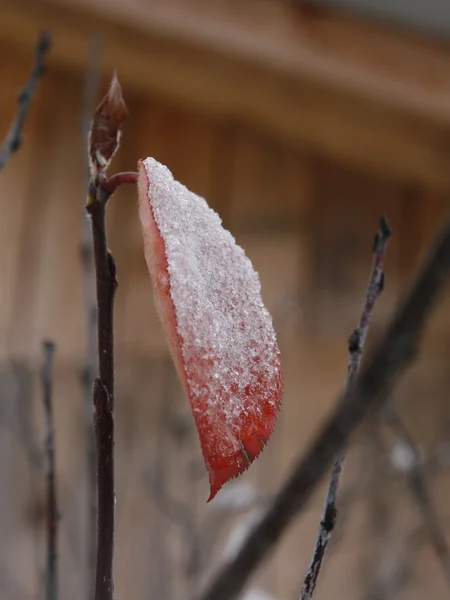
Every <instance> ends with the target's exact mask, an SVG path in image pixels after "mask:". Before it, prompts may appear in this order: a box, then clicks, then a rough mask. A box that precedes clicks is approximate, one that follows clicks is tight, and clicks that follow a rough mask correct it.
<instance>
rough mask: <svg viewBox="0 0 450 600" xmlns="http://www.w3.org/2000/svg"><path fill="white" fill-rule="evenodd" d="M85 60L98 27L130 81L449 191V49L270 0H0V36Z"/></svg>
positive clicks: (77, 62)
mask: <svg viewBox="0 0 450 600" xmlns="http://www.w3.org/2000/svg"><path fill="white" fill-rule="evenodd" d="M43 27H46V28H48V29H51V30H52V31H53V32H54V39H55V45H54V51H53V56H54V58H53V60H54V62H56V63H59V64H62V65H64V67H65V68H74V69H84V68H85V63H86V55H87V43H88V39H89V37H90V35H91V34H92V32H94V31H99V32H100V33H101V35H102V38H103V46H104V55H103V64H102V68H103V69H104V71H105V72H111V70H112V68H114V67H116V68H117V69H118V71H119V74H120V77H121V80H122V82H123V84H124V86H125V88H126V87H129V88H132V89H134V90H136V91H138V92H139V93H143V94H147V95H148V94H150V95H159V96H161V97H163V98H165V99H167V100H169V101H170V102H172V103H179V104H182V105H183V106H184V107H191V108H192V109H193V110H196V111H200V112H203V113H207V114H209V115H212V116H213V117H215V118H220V119H233V120H245V121H246V122H248V123H250V124H252V125H254V126H256V127H257V128H259V129H262V130H265V131H269V132H270V133H271V134H272V135H273V136H274V138H278V139H281V140H282V141H283V143H286V144H292V145H295V146H301V147H304V148H306V149H307V150H308V152H311V153H314V154H319V155H321V156H326V157H329V158H333V159H336V160H338V161H341V162H345V163H347V164H350V165H354V166H356V167H358V168H362V169H367V170H371V171H374V172H377V173H379V174H382V175H383V176H385V177H388V178H389V177H392V178H395V179H400V180H403V181H413V182H420V183H421V184H425V185H426V186H428V187H431V188H437V189H443V190H447V189H450V50H449V48H447V47H444V46H442V45H441V46H438V45H437V44H433V43H432V42H427V41H423V40H421V39H419V38H414V37H412V36H406V35H404V34H400V33H396V32H392V31H389V30H387V29H385V28H381V27H379V26H377V27H375V25H369V24H364V23H362V22H358V21H351V20H348V19H344V18H339V17H336V16H333V15H331V14H328V13H326V14H319V15H315V16H314V17H310V16H308V15H304V14H301V13H299V12H298V11H297V9H296V8H295V7H293V6H290V5H287V4H285V3H282V2H274V1H273V0H246V3H245V10H244V8H243V5H242V3H241V2H240V3H236V2H233V1H232V0H223V1H222V2H211V1H209V2H208V3H206V2H204V1H203V0H197V1H196V2H193V1H190V2H187V1H184V2H181V1H180V0H178V1H176V0H166V1H165V2H164V3H154V4H152V3H149V2H148V3H142V2H138V0H128V1H127V2H122V1H120V0H108V1H106V0H89V1H88V0H77V1H76V2H75V0H53V1H42V0H41V1H40V2H38V1H36V0H3V1H2V3H1V6H0V38H1V39H3V40H5V41H8V42H10V43H15V44H22V45H23V46H25V47H26V48H28V49H31V46H32V44H33V43H34V40H35V37H36V32H37V30H38V29H40V28H43Z"/></svg>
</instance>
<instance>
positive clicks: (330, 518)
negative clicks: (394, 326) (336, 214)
mask: <svg viewBox="0 0 450 600" xmlns="http://www.w3.org/2000/svg"><path fill="white" fill-rule="evenodd" d="M390 235H391V231H390V229H389V226H388V224H387V222H386V220H385V219H384V218H382V219H381V222H380V229H379V232H378V233H377V234H376V236H375V242H374V246H373V263H372V270H371V273H370V277H369V284H368V287H367V292H366V297H365V299H364V304H363V307H362V311H361V317H360V319H359V323H358V327H357V328H356V329H355V330H354V332H353V333H352V335H351V336H350V338H349V342H348V351H349V365H348V371H347V380H346V382H345V389H346V390H348V389H349V388H350V386H351V385H352V383H353V382H354V381H355V379H356V375H357V374H358V371H359V366H360V364H361V356H362V351H363V348H364V344H365V342H366V338H367V333H368V331H369V324H370V319H371V316H372V312H373V309H374V306H375V302H376V300H377V298H378V296H379V295H380V293H381V291H382V289H383V286H384V272H383V260H384V255H385V252H386V248H387V243H388V240H389V238H390ZM345 455H346V448H345V447H344V448H343V449H342V450H341V452H340V453H339V455H338V456H337V458H336V460H335V461H334V464H333V467H332V470H331V475H330V481H329V483H328V489H327V493H326V496H325V504H324V507H323V512H322V517H321V519H320V524H319V532H318V535H317V539H316V543H315V546H314V552H313V556H312V559H311V564H310V566H309V569H308V572H307V574H306V576H305V579H304V582H303V586H302V590H301V593H300V598H301V600H310V599H311V598H312V597H313V594H314V591H315V589H316V585H317V579H318V577H319V573H320V569H321V567H322V562H323V559H324V557H325V552H326V551H327V547H328V543H329V541H330V539H331V536H332V533H333V530H334V526H335V523H336V518H337V508H336V498H337V491H338V487H339V480H340V476H341V473H342V469H343V466H344V461H345Z"/></svg>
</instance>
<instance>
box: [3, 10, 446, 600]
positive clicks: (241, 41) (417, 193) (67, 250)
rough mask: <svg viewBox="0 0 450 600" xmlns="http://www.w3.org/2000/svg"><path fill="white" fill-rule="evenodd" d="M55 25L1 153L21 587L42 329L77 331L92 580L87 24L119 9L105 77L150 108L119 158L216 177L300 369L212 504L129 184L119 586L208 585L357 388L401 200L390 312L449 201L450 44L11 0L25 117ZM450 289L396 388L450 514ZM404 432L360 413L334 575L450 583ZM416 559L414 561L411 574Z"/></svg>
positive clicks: (233, 16)
mask: <svg viewBox="0 0 450 600" xmlns="http://www.w3.org/2000/svg"><path fill="white" fill-rule="evenodd" d="M42 28H46V29H49V30H51V31H52V33H53V38H54V46H53V49H52V51H51V56H50V60H49V68H48V71H47V73H46V76H45V78H44V79H43V80H42V82H41V84H40V86H39V90H38V94H37V96H36V98H35V101H34V103H33V107H32V110H31V113H30V118H29V122H28V124H27V127H26V135H25V139H24V144H23V148H22V149H21V150H20V152H19V153H18V154H17V155H16V156H14V158H13V159H12V160H11V162H10V163H9V165H8V167H7V168H6V169H5V171H4V172H2V174H1V176H0V300H1V302H0V457H1V458H0V477H1V479H0V481H1V482H2V483H1V486H0V509H1V510H0V527H1V529H0V531H1V536H0V594H1V596H2V598H5V599H7V600H9V599H13V598H14V599H15V598H21V599H22V598H37V597H39V598H41V597H42V570H43V565H44V538H43V532H44V526H45V522H44V517H43V514H42V511H43V476H42V464H41V462H42V461H41V456H40V451H41V445H42V425H41V423H42V414H41V407H40V402H39V385H38V379H37V374H38V369H39V365H40V361H41V341H42V339H43V338H51V339H53V340H54V341H55V342H56V344H57V355H56V365H55V369H56V370H55V412H56V419H57V430H56V431H57V440H56V441H57V460H58V473H59V486H60V504H61V512H62V520H61V553H60V555H61V598H64V599H65V598H67V599H72V598H74V599H75V598H79V597H80V594H82V595H84V596H86V594H87V592H86V590H87V587H86V578H87V572H86V569H87V566H86V547H87V538H88V531H87V516H86V498H87V476H86V452H85V439H86V424H85V407H84V405H83V389H82V382H81V374H82V371H83V366H84V363H83V361H84V355H85V344H86V306H85V301H84V297H83V273H82V263H81V257H80V249H81V244H82V231H83V219H84V214H83V202H84V196H85V188H86V166H85V160H86V159H85V146H86V144H85V140H84V139H83V136H82V127H81V122H82V113H83V95H84V88H85V78H86V70H87V66H88V61H89V45H90V43H91V41H92V38H93V36H94V35H99V36H100V38H101V65H100V72H101V88H102V92H104V90H105V89H106V86H107V82H108V79H109V77H110V75H111V72H112V69H113V68H117V70H118V74H119V77H120V80H121V82H122V85H123V89H124V95H125V99H126V102H127V105H128V108H129V112H130V114H129V118H128V120H127V123H126V126H125V131H124V136H123V143H122V148H121V151H120V153H119V155H118V157H117V158H116V159H115V161H114V164H113V170H120V169H127V170H130V169H134V168H135V165H136V162H137V159H138V158H141V157H146V156H150V155H151V156H154V157H155V158H157V159H158V160H160V161H161V162H163V163H165V164H167V165H168V166H169V168H170V169H171V170H172V171H173V173H174V176H175V177H176V178H177V179H179V180H180V181H182V182H183V183H184V184H185V185H187V186H188V187H189V188H191V189H192V190H193V191H195V192H197V193H199V194H201V195H203V196H205V197H206V198H207V199H208V202H209V203H210V205H211V206H212V207H214V208H215V209H216V210H217V211H218V212H219V213H220V215H221V217H222V218H223V220H224V223H225V225H226V226H227V227H228V228H229V229H230V230H231V231H232V233H233V234H234V235H235V236H236V238H237V240H238V242H239V243H241V244H242V246H243V247H244V248H245V250H246V252H247V254H248V256H249V257H250V258H251V259H252V260H253V262H254V264H255V267H256V268H257V270H258V271H259V273H260V276H261V281H262V289H263V296H264V298H265V302H266V304H267V307H268V308H269V310H270V311H271V313H272V315H273V317H274V323H275V327H276V330H277V333H278V336H279V341H280V347H281V352H282V360H283V366H284V370H285V377H286V393H285V398H284V403H283V411H282V413H281V415H280V419H279V423H278V426H277V429H276V432H275V434H274V436H273V440H272V441H271V443H270V445H269V446H268V448H267V449H266V451H265V452H264V455H263V456H262V458H261V459H260V460H259V461H258V462H257V463H255V464H254V465H253V466H252V468H251V469H250V471H249V472H248V473H246V474H245V475H244V476H243V477H242V478H241V479H240V480H238V481H237V482H236V485H238V488H237V489H236V494H234V495H233V494H228V495H227V494H225V495H224V496H223V499H222V500H221V499H220V497H219V498H218V500H217V502H213V503H212V504H211V505H208V506H206V505H205V500H206V497H207V479H206V477H205V476H204V470H203V466H202V461H201V457H200V455H199V448H198V444H197V439H196V434H195V431H193V430H192V422H191V419H190V415H189V407H188V405H187V402H186V401H185V399H184V398H183V397H182V394H181V392H180V390H179V388H178V385H177V382H176V380H175V378H174V373H173V369H172V367H171V363H170V360H169V359H168V355H167V349H166V346H165V342H164V339H163V338H162V333H161V329H160V327H159V324H158V321H157V318H156V315H155V311H154V307H153V301H152V295H151V287H150V281H149V278H148V274H147V270H146V266H145V262H144V258H143V252H142V242H141V238H140V225H139V222H138V215H137V207H136V202H137V200H136V197H135V195H134V192H133V190H131V189H124V190H121V191H120V192H119V193H118V194H117V197H115V198H114V200H113V201H112V204H111V207H110V210H109V223H108V227H109V235H110V246H111V249H112V251H113V253H114V255H115V257H116V262H117V267H118V277H119V284H120V287H119V291H118V295H117V304H116V329H117V337H116V339H117V380H118V383H117V385H118V389H117V429H118V439H117V467H116V468H117V484H118V490H117V525H118V535H117V545H116V570H117V581H116V595H117V598H128V597H129V598H135V599H136V600H138V599H140V598H143V599H144V598H155V597H158V598H159V599H161V600H166V599H167V600H172V599H175V598H186V597H188V596H190V594H192V593H193V592H194V591H195V590H196V589H198V587H199V585H201V583H202V582H203V581H204V579H205V577H206V576H207V575H208V574H209V573H210V572H211V568H212V566H213V565H214V563H216V562H217V561H218V560H219V559H220V557H221V556H222V555H223V549H224V548H225V550H226V548H228V551H231V550H232V548H230V544H231V545H232V544H233V543H236V540H237V538H238V536H239V535H240V532H241V528H242V526H243V525H242V523H244V525H245V522H247V521H248V519H251V518H254V517H255V515H257V514H258V507H260V505H261V501H262V502H263V501H264V499H265V498H267V497H268V496H269V495H270V494H271V493H273V492H274V491H275V490H276V489H277V486H278V485H279V484H280V483H281V481H282V480H283V477H284V476H285V475H286V473H287V472H288V470H289V467H290V465H292V461H293V459H294V457H295V456H297V455H298V453H299V452H300V451H301V450H302V449H303V448H304V447H305V446H306V444H307V443H308V441H309V440H310V439H311V436H312V435H313V434H314V432H315V430H316V428H317V426H318V424H319V423H320V422H321V419H322V417H323V415H324V414H325V413H326V411H327V409H328V408H329V407H330V406H331V405H332V402H333V401H334V398H335V397H336V395H337V393H338V391H339V390H340V388H341V386H342V384H343V381H344V378H345V371H346V363H347V354H346V345H347V337H348V335H349V333H350V332H351V331H352V329H353V328H354V326H355V324H356V321H357V318H358V316H359V310H360V307H361V304H362V300H363V296H364V292H365V286H366V283H367V278H368V273H369V269H370V264H371V245H372V240H373V235H374V233H375V231H376V229H377V227H378V219H379V216H380V215H381V214H385V215H386V216H387V218H388V220H389V222H390V224H391V226H392V229H393V234H394V235H393V238H392V242H391V244H390V247H389V251H388V259H387V266H386V279H387V280H386V288H385V291H384V292H383V295H382V297H381V299H380V300H379V303H378V305H377V308H376V314H375V320H374V327H373V329H372V338H373V337H376V335H377V333H378V332H379V331H380V328H381V327H382V326H383V325H384V323H385V321H386V319H387V318H388V317H389V315H390V314H391V313H392V310H393V307H394V306H395V302H396V300H397V298H398V297H399V294H400V293H401V291H402V290H403V289H404V288H405V286H406V285H407V284H408V282H409V281H410V279H411V276H412V274H413V273H414V271H415V269H416V267H417V265H418V264H419V263H420V259H421V258H422V257H423V254H424V251H425V249H426V247H427V244H428V242H429V241H430V240H431V239H432V237H433V234H434V233H435V232H436V229H437V227H438V226H439V224H440V223H441V222H442V219H443V218H444V216H445V214H446V210H447V197H448V191H449V188H450V168H449V167H450V50H449V47H448V46H447V45H446V44H445V43H444V42H442V41H440V42H439V43H437V42H435V41H433V40H431V39H426V38H422V37H420V36H418V35H412V34H410V33H408V32H407V31H402V30H398V29H394V28H392V29H390V28H389V27H388V26H387V25H386V26H383V27H382V26H379V25H374V24H372V23H370V22H364V21H360V20H356V19H352V18H351V17H343V16H340V15H339V14H338V13H332V12H328V11H323V10H320V11H319V10H308V9H304V8H302V4H301V3H299V4H297V5H295V4H293V3H287V2H286V3H285V2H281V1H276V0H239V1H237V0H208V1H206V0H183V1H182V0H164V1H162V0H160V1H157V0H153V1H150V0H146V1H144V0H128V1H127V2H125V1H124V0H114V1H112V0H109V1H108V2H106V0H90V1H89V2H88V1H87V0H77V1H75V0H53V1H33V0H3V2H2V3H1V4H0V49H1V52H0V89H1V93H0V131H1V132H2V135H3V134H6V132H7V130H8V126H9V123H10V122H11V118H12V115H13V114H14V112H15V109H16V98H17V92H18V90H20V88H21V86H22V85H23V83H24V81H25V80H26V78H27V76H28V72H29V69H30V66H31V62H32V56H33V46H34V43H35V41H36V38H37V35H38V32H39V31H40V30H41V29H42ZM449 314H450V312H449V301H448V299H446V300H445V301H444V302H443V303H442V305H441V306H440V307H439V308H438V310H437V311H436V313H435V315H434V317H433V319H432V322H431V323H430V326H429V327H428V330H427V336H426V339H425V343H424V347H423V353H422V354H421V356H420V360H419V361H418V362H417V364H416V365H415V367H414V368H413V370H412V372H411V373H410V374H409V376H408V377H407V379H406V380H405V381H404V382H403V383H402V385H401V388H400V389H399V390H398V392H397V393H396V397H395V398H394V399H393V400H394V401H395V402H396V403H397V405H398V407H399V410H400V411H401V414H402V415H403V417H404V419H405V422H406V423H407V425H408V427H409V428H410V430H411V433H412V434H413V435H414V436H415V437H416V438H417V440H418V442H420V444H421V447H422V449H423V452H424V456H425V457H426V459H427V460H428V459H430V460H433V461H434V463H435V464H436V465H438V466H439V467H442V468H439V469H438V470H437V471H436V472H435V473H434V475H433V479H432V480H431V481H430V489H431V491H432V493H433V499H434V501H435V502H436V504H437V508H438V510H439V514H440V516H441V520H442V527H443V528H444V530H446V531H448V518H449V517H450V514H449V513H448V508H447V502H446V499H447V498H448V493H449V492H450V485H449V484H450V481H449V477H448V475H447V474H446V469H445V468H444V467H445V464H446V461H447V460H448V454H447V450H448V442H449V441H450V423H449V418H450V411H449V402H448V393H449V392H448V390H449V376H448V362H449V360H450V342H449V330H450V318H449ZM446 444H447V446H446ZM401 450H402V448H401V447H400V446H399V444H398V441H396V440H395V439H392V437H389V436H388V435H387V434H386V432H385V430H384V429H383V428H382V427H380V426H379V425H377V426H375V424H372V427H371V428H368V429H366V430H365V431H364V432H361V435H360V436H358V437H357V439H355V442H354V448H352V452H351V455H350V458H349V466H348V468H347V471H346V475H345V482H344V484H343V509H342V517H341V519H342V521H341V526H340V529H339V531H338V533H337V538H338V540H339V543H338V542H336V544H335V546H334V549H333V550H332V553H330V557H329V559H328V560H327V563H326V565H325V568H324V572H323V576H322V580H321V583H320V587H319V588H318V591H317V596H316V597H317V598H318V599H319V598H328V597H330V595H331V594H333V597H335V598H340V597H342V598H344V597H345V598H355V599H358V598H374V599H375V598H377V599H378V598H379V599H384V598H386V599H387V598H394V597H395V598H397V597H398V598H406V597H407V598H409V599H415V598H417V599H419V598H428V597H432V598H435V599H439V598H444V597H447V594H448V589H447V588H446V587H445V580H444V577H443V575H442V571H441V568H440V565H439V562H438V561H437V560H436V558H435V556H434V554H433V552H432V549H431V546H430V544H429V542H428V539H427V536H426V534H425V535H424V534H423V533H421V529H420V524H421V519H420V515H419V514H418V513H417V509H416V507H415V505H414V501H413V500H412V498H411V496H410V494H409V492H408V485H407V481H406V478H405V476H404V474H402V468H403V466H402V465H403V464H404V463H403V462H402V461H401V455H400V459H399V458H398V451H401ZM396 457H397V458H396ZM399 461H400V462H399ZM434 463H433V464H434ZM239 486H240V487H239ZM250 486H251V487H250ZM233 489H234V488H233V487H232V486H231V487H230V490H233ZM245 494H247V496H246V495H245ZM249 494H250V495H249ZM253 494H256V499H254V497H253ZM168 498H170V499H171V501H169V500H168ZM238 502H240V503H241V504H242V506H241V507H239V506H238V507H237V506H235V505H237V503H238ZM247 504H248V505H249V506H247ZM233 506H234V507H233ZM321 506H322V495H321V493H318V494H317V495H316V496H315V497H314V500H313V502H311V504H310V506H309V509H308V511H307V512H306V513H305V514H304V515H303V517H302V519H301V520H300V522H299V523H298V524H296V526H295V527H294V528H292V530H291V531H290V532H289V534H288V536H287V537H286V539H284V540H283V543H282V544H281V545H280V548H279V549H278V550H277V552H276V555H275V557H274V558H273V559H271V560H270V561H269V562H268V563H267V565H266V566H265V567H264V568H263V569H262V570H261V572H260V573H259V574H258V577H257V578H256V579H255V581H254V582H253V584H254V586H258V589H264V590H266V592H267V593H268V594H272V595H273V596H274V597H277V598H280V599H288V598H289V599H291V598H294V597H297V596H296V595H298V589H299V585H300V582H301V580H302V577H303V574H304V572H305V570H306V568H307V564H308V561H309V558H310V553H311V549H312V544H313V540H314V536H315V533H316V528H317V524H318V519H319V515H320V512H321ZM246 520H247V521H246ZM417 531H418V532H419V533H417ZM230 532H231V534H232V535H231V538H230V537H229V534H230ZM414 536H416V537H414ZM413 538H414V540H415V541H414V543H415V544H417V548H415V547H414V552H412V550H411V548H412V547H413V543H412V542H411V541H410V540H412V539H413ZM416 538H418V539H419V542H417V540H416ZM407 551H411V557H409V559H408V561H407V564H406V567H405V568H404V569H403V571H404V573H403V571H401V568H402V560H403V559H404V556H405V555H406V552H407ZM211 556H212V557H213V559H212V560H211V559H210V557H211ZM397 571H398V572H399V573H400V571H401V574H403V575H402V577H403V579H404V582H403V580H402V581H401V584H402V585H398V586H397V587H398V588H399V589H397V590H396V592H395V593H394V591H392V589H391V588H390V587H389V586H392V587H394V586H395V585H397V584H396V580H395V581H394V579H395V577H394V576H395V575H396V573H397ZM398 577H400V576H398ZM392 582H394V583H392ZM403 583H404V585H403ZM383 586H384V587H383ZM39 590H41V591H40V592H39Z"/></svg>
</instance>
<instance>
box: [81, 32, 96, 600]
mask: <svg viewBox="0 0 450 600" xmlns="http://www.w3.org/2000/svg"><path fill="white" fill-rule="evenodd" d="M99 63H100V37H99V36H98V35H94V36H93V37H92V39H91V42H90V46H89V57H88V65H87V70H86V79H85V87H84V97H83V108H82V115H81V136H82V140H83V148H85V147H86V146H87V143H88V138H89V129H90V126H91V118H92V114H93V113H94V108H95V99H96V97H97V92H98V88H99V83H100V65H99ZM89 181H90V172H89V162H88V161H87V160H86V187H88V186H89ZM81 227H82V230H81V249H80V256H81V267H82V277H83V300H84V314H85V335H86V343H85V352H84V368H83V374H82V388H83V399H84V409H85V423H86V437H85V448H86V470H87V490H86V492H87V496H86V503H87V521H86V525H87V526H86V532H87V552H86V575H87V581H86V583H87V586H88V590H89V592H88V593H89V594H90V593H91V586H92V581H93V574H94V571H95V551H96V544H97V540H96V534H95V532H96V527H95V525H96V520H97V501H96V493H95V491H96V467H95V434H94V427H93V423H92V387H93V384H94V378H95V373H96V370H97V355H96V327H97V305H96V299H95V276H94V258H93V255H92V243H91V227H90V223H89V219H87V218H86V212H85V210H84V207H83V213H82V223H81Z"/></svg>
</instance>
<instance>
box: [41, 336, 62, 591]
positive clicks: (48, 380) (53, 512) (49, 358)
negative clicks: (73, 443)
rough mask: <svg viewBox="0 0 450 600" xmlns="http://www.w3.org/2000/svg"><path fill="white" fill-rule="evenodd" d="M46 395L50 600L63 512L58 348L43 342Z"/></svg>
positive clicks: (50, 343)
mask: <svg viewBox="0 0 450 600" xmlns="http://www.w3.org/2000/svg"><path fill="white" fill-rule="evenodd" d="M43 349H44V361H43V364H42V373H41V379H42V392H43V403H44V413H45V470H46V476H47V569H46V599H47V600H57V598H58V521H59V510H58V502H57V493H56V469H55V427H54V424H53V402H52V392H53V382H52V365H53V355H54V351H55V344H54V343H53V342H50V341H45V342H43Z"/></svg>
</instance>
